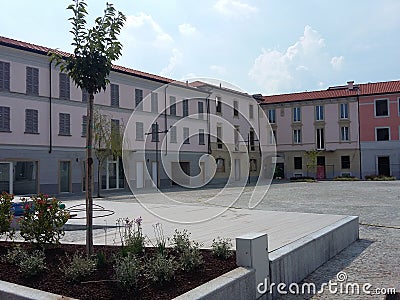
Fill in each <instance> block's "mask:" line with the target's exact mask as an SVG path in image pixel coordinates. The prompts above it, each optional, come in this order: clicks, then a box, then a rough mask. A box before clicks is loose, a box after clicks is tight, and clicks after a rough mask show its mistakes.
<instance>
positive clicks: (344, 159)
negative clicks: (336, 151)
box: [340, 155, 350, 169]
mask: <svg viewBox="0 0 400 300" xmlns="http://www.w3.org/2000/svg"><path fill="white" fill-rule="evenodd" d="M340 160H341V162H342V169H350V156H348V155H344V156H341V157H340Z"/></svg>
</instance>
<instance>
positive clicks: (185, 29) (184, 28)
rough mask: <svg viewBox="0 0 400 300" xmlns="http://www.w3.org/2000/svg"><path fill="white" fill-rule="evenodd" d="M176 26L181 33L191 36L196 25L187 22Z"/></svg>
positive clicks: (195, 30) (194, 31)
mask: <svg viewBox="0 0 400 300" xmlns="http://www.w3.org/2000/svg"><path fill="white" fill-rule="evenodd" d="M178 28H179V32H180V33H181V34H182V35H186V36H191V35H193V34H195V33H196V32H197V29H196V27H194V26H193V25H191V24H189V23H184V24H180V25H179V26H178Z"/></svg>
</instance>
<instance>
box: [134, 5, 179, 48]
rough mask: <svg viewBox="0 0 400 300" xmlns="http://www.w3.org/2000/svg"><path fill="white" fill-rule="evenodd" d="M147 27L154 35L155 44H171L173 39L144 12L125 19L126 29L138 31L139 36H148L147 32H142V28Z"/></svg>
mask: <svg viewBox="0 0 400 300" xmlns="http://www.w3.org/2000/svg"><path fill="white" fill-rule="evenodd" d="M146 26H147V27H148V29H150V30H151V31H152V32H153V35H155V41H154V42H155V43H158V44H165V43H167V44H169V43H172V42H173V38H172V37H171V36H170V35H169V34H168V33H166V32H165V31H164V30H163V29H162V27H161V26H160V25H159V24H158V23H157V22H156V21H155V20H154V19H153V17H152V16H151V15H147V14H145V13H144V12H140V13H139V14H138V15H136V16H127V17H126V27H127V29H128V30H129V29H131V28H133V29H140V32H141V34H140V35H141V36H146V37H147V38H148V37H149V36H148V32H147V31H144V30H143V27H146Z"/></svg>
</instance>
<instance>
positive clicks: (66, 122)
mask: <svg viewBox="0 0 400 300" xmlns="http://www.w3.org/2000/svg"><path fill="white" fill-rule="evenodd" d="M58 118H59V120H58V125H59V126H58V134H59V135H65V136H69V135H71V115H70V114H67V113H59V116H58Z"/></svg>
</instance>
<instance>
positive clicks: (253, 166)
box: [250, 158, 257, 172]
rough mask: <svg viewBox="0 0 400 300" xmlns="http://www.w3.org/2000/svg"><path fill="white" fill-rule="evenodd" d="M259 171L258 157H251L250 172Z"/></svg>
mask: <svg viewBox="0 0 400 300" xmlns="http://www.w3.org/2000/svg"><path fill="white" fill-rule="evenodd" d="M256 171H257V159H254V158H251V159H250V172H256Z"/></svg>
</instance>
